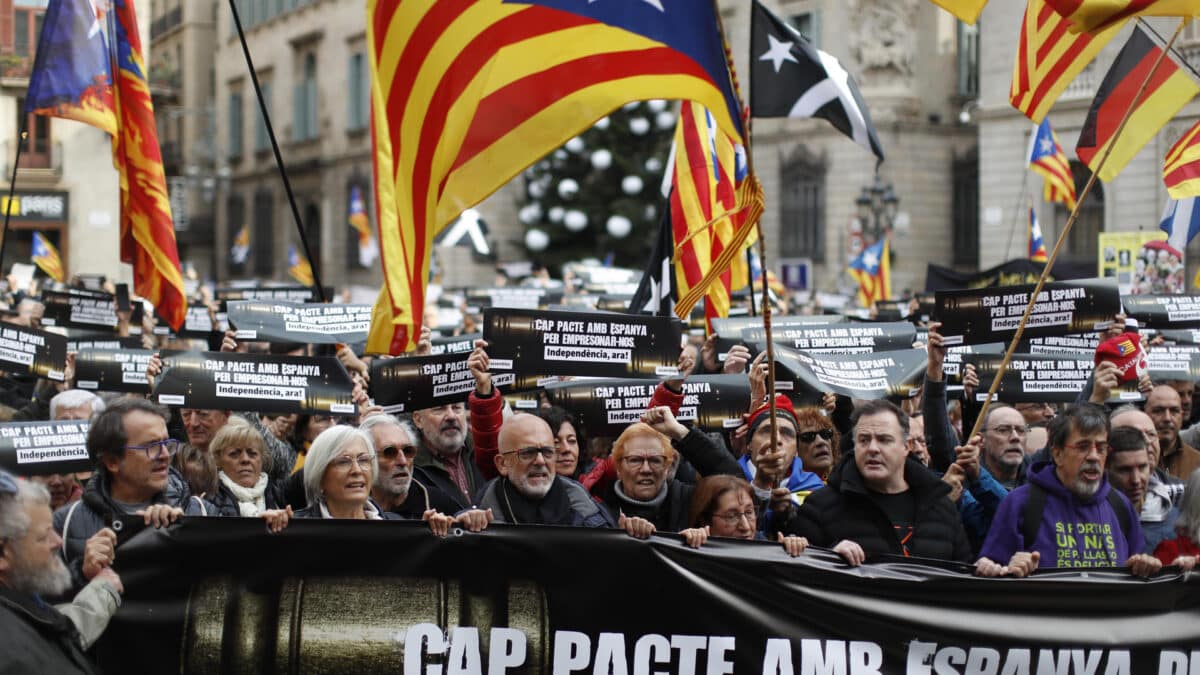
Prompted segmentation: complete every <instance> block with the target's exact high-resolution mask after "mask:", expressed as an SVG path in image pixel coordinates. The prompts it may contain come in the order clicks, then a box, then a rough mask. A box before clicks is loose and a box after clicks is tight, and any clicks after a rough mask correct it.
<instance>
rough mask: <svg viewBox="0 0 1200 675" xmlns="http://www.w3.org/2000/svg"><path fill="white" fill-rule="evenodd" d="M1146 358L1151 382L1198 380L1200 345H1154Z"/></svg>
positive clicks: (1199, 376)
mask: <svg viewBox="0 0 1200 675" xmlns="http://www.w3.org/2000/svg"><path fill="white" fill-rule="evenodd" d="M1146 356H1147V361H1148V362H1149V371H1150V379H1152V380H1155V381H1159V380H1191V381H1193V382H1195V381H1196V380H1200V345H1194V344H1177V345H1155V346H1153V347H1151V348H1150V349H1149V350H1148V351H1147V353H1146Z"/></svg>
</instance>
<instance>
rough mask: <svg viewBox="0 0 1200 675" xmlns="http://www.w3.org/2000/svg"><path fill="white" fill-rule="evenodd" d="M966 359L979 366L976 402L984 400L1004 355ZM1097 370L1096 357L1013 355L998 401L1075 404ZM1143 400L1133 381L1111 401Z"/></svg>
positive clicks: (1115, 392) (1001, 382)
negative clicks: (1094, 358)
mask: <svg viewBox="0 0 1200 675" xmlns="http://www.w3.org/2000/svg"><path fill="white" fill-rule="evenodd" d="M965 360H966V362H967V363H971V364H974V365H975V373H976V374H977V375H978V376H979V389H977V390H976V391H975V399H976V400H978V401H983V400H984V399H986V398H987V393H988V390H989V389H991V386H992V381H993V380H994V379H995V378H996V371H997V370H999V368H1000V362H1001V361H1003V360H1004V355H1003V354H969V355H967V356H966V357H965ZM1094 369H1095V362H1094V360H1093V358H1092V357H1091V356H1086V355H1084V356H1082V357H1076V356H1072V355H1070V354H1054V355H1035V354H1013V356H1012V360H1011V361H1010V362H1009V364H1008V367H1007V368H1006V369H1005V370H1004V376H1003V377H1001V378H1000V387H999V388H998V389H996V399H997V400H999V401H1004V402H1005V403H1026V402H1028V403H1073V402H1074V401H1075V399H1076V398H1077V397H1078V396H1079V392H1081V391H1083V390H1084V388H1085V387H1086V386H1087V382H1088V377H1090V376H1091V374H1092V371H1093V370H1094ZM1143 399H1144V397H1143V396H1142V394H1141V392H1139V391H1138V388H1137V380H1131V381H1129V382H1126V383H1124V384H1122V385H1121V386H1119V387H1118V388H1117V389H1115V390H1114V391H1113V392H1112V394H1111V396H1110V397H1109V399H1108V400H1109V402H1112V403H1132V402H1136V401H1141V400H1143Z"/></svg>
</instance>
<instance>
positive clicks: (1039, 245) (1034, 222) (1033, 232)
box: [1028, 206, 1046, 262]
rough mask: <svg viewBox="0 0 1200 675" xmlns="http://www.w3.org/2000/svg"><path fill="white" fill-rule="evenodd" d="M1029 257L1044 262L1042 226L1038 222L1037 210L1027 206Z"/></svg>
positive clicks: (1034, 260)
mask: <svg viewBox="0 0 1200 675" xmlns="http://www.w3.org/2000/svg"><path fill="white" fill-rule="evenodd" d="M1028 250H1029V259H1030V260H1032V261H1033V262H1046V241H1045V240H1044V239H1042V226H1041V224H1040V223H1038V217H1037V210H1036V209H1034V208H1033V207H1032V206H1030V207H1029V249H1028Z"/></svg>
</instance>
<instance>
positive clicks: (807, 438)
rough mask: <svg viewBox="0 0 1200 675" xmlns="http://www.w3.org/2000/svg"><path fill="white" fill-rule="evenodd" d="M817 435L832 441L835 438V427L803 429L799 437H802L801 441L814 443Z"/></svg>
mask: <svg viewBox="0 0 1200 675" xmlns="http://www.w3.org/2000/svg"><path fill="white" fill-rule="evenodd" d="M817 436H820V437H821V438H823V439H825V440H827V441H832V440H833V429H818V430H816V431H802V432H800V437H799V438H800V442H801V443H812V442H813V441H815V440H817Z"/></svg>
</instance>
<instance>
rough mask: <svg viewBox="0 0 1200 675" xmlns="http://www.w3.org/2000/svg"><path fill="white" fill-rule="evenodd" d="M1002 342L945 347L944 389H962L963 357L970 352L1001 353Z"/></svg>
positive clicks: (943, 365) (1002, 349)
mask: <svg viewBox="0 0 1200 675" xmlns="http://www.w3.org/2000/svg"><path fill="white" fill-rule="evenodd" d="M1004 348H1005V346H1004V343H1002V342H994V343H992V344H986V345H959V346H958V347H947V348H946V358H945V360H944V361H942V374H943V376H944V377H945V378H946V390H947V391H958V390H959V389H962V366H963V361H964V359H965V358H966V357H967V356H968V355H970V354H1003V353H1004Z"/></svg>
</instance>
